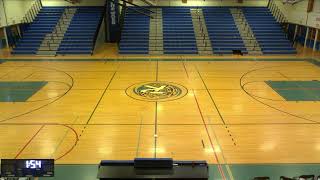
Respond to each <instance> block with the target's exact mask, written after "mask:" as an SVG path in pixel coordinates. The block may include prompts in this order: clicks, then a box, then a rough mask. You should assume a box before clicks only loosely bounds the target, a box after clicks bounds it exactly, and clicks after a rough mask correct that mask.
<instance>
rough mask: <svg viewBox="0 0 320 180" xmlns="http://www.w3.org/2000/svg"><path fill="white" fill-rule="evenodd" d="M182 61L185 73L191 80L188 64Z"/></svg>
mask: <svg viewBox="0 0 320 180" xmlns="http://www.w3.org/2000/svg"><path fill="white" fill-rule="evenodd" d="M181 61H182V65H183V68H184V71H185V73H186V75H187V78H188V79H189V73H188V71H187V68H186V64H185V63H184V61H183V60H181Z"/></svg>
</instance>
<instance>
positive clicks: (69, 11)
mask: <svg viewBox="0 0 320 180" xmlns="http://www.w3.org/2000/svg"><path fill="white" fill-rule="evenodd" d="M76 11H77V8H65V10H64V12H63V14H62V15H61V17H60V19H59V21H58V23H57V24H56V26H55V28H54V30H53V31H52V32H51V33H49V34H47V35H46V36H45V38H44V39H43V41H42V43H41V45H40V48H39V49H38V52H37V55H39V56H55V55H56V54H57V51H58V49H59V46H60V43H61V41H62V40H63V37H64V34H65V33H66V31H67V30H68V27H69V25H70V22H71V21H72V18H73V16H74V14H75V13H76Z"/></svg>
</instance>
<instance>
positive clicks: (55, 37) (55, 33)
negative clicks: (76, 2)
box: [39, 7, 70, 51]
mask: <svg viewBox="0 0 320 180" xmlns="http://www.w3.org/2000/svg"><path fill="white" fill-rule="evenodd" d="M69 12H70V7H66V8H65V10H64V12H63V13H62V14H61V17H60V19H59V21H58V23H57V25H56V27H55V28H54V29H53V31H52V32H51V34H50V35H49V41H47V42H46V44H47V46H48V48H49V51H55V49H53V47H55V46H54V44H57V43H56V40H58V38H60V35H59V32H58V30H60V31H62V26H64V25H66V23H65V20H66V19H67V18H68V15H67V14H68V13H69ZM62 38H63V36H62ZM58 48H59V47H58ZM39 51H41V50H39ZM44 51H47V50H44Z"/></svg>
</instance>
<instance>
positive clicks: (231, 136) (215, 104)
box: [195, 66, 236, 151]
mask: <svg viewBox="0 0 320 180" xmlns="http://www.w3.org/2000/svg"><path fill="white" fill-rule="evenodd" d="M195 69H196V70H197V72H198V75H199V77H200V79H201V81H202V83H203V85H204V87H205V89H206V91H207V93H208V94H209V97H210V99H211V102H212V103H213V105H214V107H215V109H216V111H217V112H218V114H219V117H220V119H221V121H222V123H223V124H225V129H226V131H227V132H228V134H229V136H230V138H231V140H232V141H233V142H234V144H233V145H234V146H236V143H235V137H234V136H233V135H232V132H231V130H230V129H229V127H228V125H226V122H225V120H224V118H223V116H222V114H221V112H220V109H219V108H218V105H217V103H216V102H215V100H214V99H213V97H212V94H211V93H210V90H209V89H208V86H207V84H206V83H205V81H204V79H203V78H202V76H201V73H200V71H199V70H198V68H197V66H195ZM221 151H222V150H221Z"/></svg>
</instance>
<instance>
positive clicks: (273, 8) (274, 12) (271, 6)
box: [268, 0, 288, 23]
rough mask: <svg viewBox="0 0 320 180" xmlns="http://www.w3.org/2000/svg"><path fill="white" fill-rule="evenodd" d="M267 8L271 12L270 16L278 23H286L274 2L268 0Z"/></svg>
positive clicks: (273, 0)
mask: <svg viewBox="0 0 320 180" xmlns="http://www.w3.org/2000/svg"><path fill="white" fill-rule="evenodd" d="M268 8H269V10H270V11H271V13H272V15H273V16H274V17H275V18H276V20H277V21H278V22H279V23H287V22H288V20H287V18H286V17H285V15H284V14H283V13H282V11H281V10H280V8H279V7H278V6H277V4H276V2H275V0H270V2H269V4H268Z"/></svg>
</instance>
